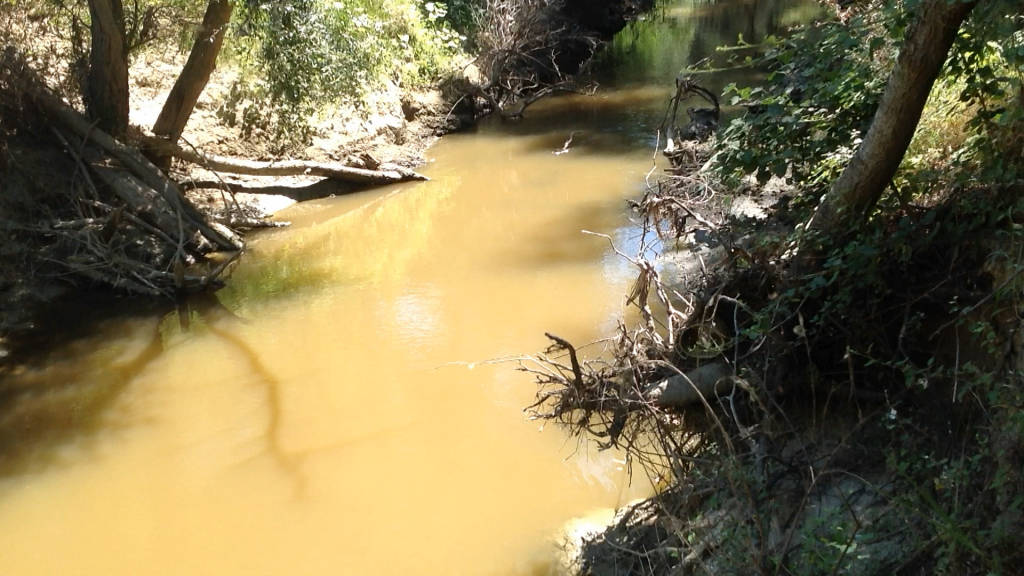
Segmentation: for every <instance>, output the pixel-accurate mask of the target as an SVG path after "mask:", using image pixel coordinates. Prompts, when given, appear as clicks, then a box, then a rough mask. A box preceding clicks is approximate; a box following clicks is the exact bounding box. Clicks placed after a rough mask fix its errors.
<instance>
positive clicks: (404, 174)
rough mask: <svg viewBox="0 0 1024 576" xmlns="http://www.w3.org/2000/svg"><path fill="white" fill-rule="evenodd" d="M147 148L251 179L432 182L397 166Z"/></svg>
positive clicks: (163, 144) (155, 144) (157, 142)
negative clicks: (268, 159) (373, 166)
mask: <svg viewBox="0 0 1024 576" xmlns="http://www.w3.org/2000/svg"><path fill="white" fill-rule="evenodd" d="M144 144H145V146H146V147H147V148H148V149H150V150H152V151H153V152H154V153H156V154H159V155H164V156H173V157H175V158H178V159H180V160H184V161H185V162H190V163H192V164H198V165H200V166H203V167H204V168H208V169H210V170H214V171H216V172H227V173H229V174H245V175H248V176H319V177H322V178H330V179H332V180H340V181H342V182H350V183H352V184H359V185H363V186H383V185H385V184H397V183H399V182H409V181H415V180H429V178H427V177H426V176H423V175H422V174H419V173H418V172H415V171H413V170H409V169H408V168H404V167H402V166H398V165H395V164H382V165H381V166H380V167H379V168H378V169H376V170H369V169H367V168H356V167H353V166H347V165H345V164H341V163H338V162H311V161H308V160H278V161H271V162H261V161H258V160H245V159H242V158H229V157H227V156H217V155H215V154H205V153H202V152H198V151H195V150H186V149H185V148H182V147H181V146H178V145H177V144H174V143H172V142H170V141H167V140H164V139H162V138H157V137H154V136H148V137H145V138H144Z"/></svg>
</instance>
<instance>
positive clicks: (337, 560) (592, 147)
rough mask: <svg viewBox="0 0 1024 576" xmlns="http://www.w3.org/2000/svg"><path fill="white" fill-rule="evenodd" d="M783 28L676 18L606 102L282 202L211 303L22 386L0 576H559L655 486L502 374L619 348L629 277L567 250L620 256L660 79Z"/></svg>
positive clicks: (131, 328)
mask: <svg viewBox="0 0 1024 576" xmlns="http://www.w3.org/2000/svg"><path fill="white" fill-rule="evenodd" d="M750 14H753V16H749V15H750ZM791 17H793V15H792V14H789V12H787V11H785V10H783V3H782V2H777V3H767V2H766V3H758V2H727V3H726V2H723V3H718V4H708V3H692V2H689V1H680V0H676V1H675V2H671V3H669V4H667V5H666V6H663V7H662V8H661V9H660V10H659V11H658V12H657V13H656V14H655V15H652V16H651V17H650V18H648V19H647V20H646V21H645V22H640V23H637V24H636V25H634V26H632V27H631V28H629V29H627V30H626V31H625V32H623V34H622V35H620V37H619V39H617V40H616V42H615V43H614V45H613V46H612V50H611V52H610V54H609V56H608V59H607V61H606V62H605V72H604V73H603V75H602V78H603V79H604V82H605V84H606V88H605V90H604V91H603V92H602V93H601V95H599V96H598V97H596V98H593V99H582V98H564V99H560V100H556V101H551V102H547V103H544V104H538V105H536V106H535V107H534V108H531V109H530V111H529V114H528V116H529V118H528V119H527V120H526V121H525V122H523V123H521V124H517V125H514V126H509V125H505V126H502V125H498V124H493V125H491V124H489V125H486V126H484V127H482V128H481V130H480V131H479V133H477V134H472V135H458V136H452V137H449V138H447V139H445V140H444V141H443V142H441V143H440V144H438V145H437V146H436V147H435V148H434V149H432V150H431V151H430V156H431V158H432V163H431V164H430V165H429V166H428V167H426V168H425V169H424V170H423V171H424V172H425V173H426V174H428V175H429V176H430V177H431V178H432V179H433V180H432V181H431V182H428V183H422V184H414V185H405V186H399V187H392V188H389V189H384V190H378V191H373V192H369V193H362V194H356V195H352V196H347V197H343V198H335V199H329V200H322V201H314V202H309V203H305V204H302V205H298V206H296V207H294V208H292V209H290V210H289V211H287V212H286V213H284V214H282V215H281V218H283V219H287V220H289V221H291V222H292V226H291V227H290V228H288V229H282V230H276V231H272V232H268V233H265V234H261V235H259V236H258V237H256V238H255V239H254V241H253V242H252V245H251V250H250V252H249V254H248V255H247V257H246V259H245V261H244V263H243V265H242V266H241V267H240V268H239V269H238V270H237V271H236V273H235V274H234V276H233V278H232V280H231V282H230V285H229V286H228V287H227V288H226V289H224V290H222V291H221V292H220V293H218V294H217V295H216V298H215V299H209V301H207V302H195V303H193V304H192V305H191V306H190V307H189V309H187V310H184V309H183V310H180V311H179V312H177V313H172V314H169V315H165V316H146V315H143V316H141V317H136V318H134V319H131V320H119V321H117V322H111V323H108V324H107V325H105V326H101V327H99V328H97V330H96V333H95V334H94V335H93V336H91V337H89V338H86V339H84V340H81V341H77V342H75V343H74V344H72V345H68V346H65V347H63V348H61V349H59V350H58V351H56V352H55V354H54V356H53V357H52V358H51V360H50V361H49V362H48V363H47V366H46V367H45V368H40V369H37V370H28V371H25V372H23V373H21V374H19V375H16V376H14V377H13V378H12V382H11V383H10V384H9V385H11V386H17V387H24V388H29V387H31V388H32V389H35V390H38V393H37V397H38V398H39V401H38V402H36V403H35V405H34V407H33V408H25V409H24V411H22V412H18V411H15V412H14V413H11V414H7V415H5V416H3V418H2V419H3V420H4V424H5V429H7V430H10V429H15V430H19V431H21V432H23V433H24V435H25V438H29V437H31V438H35V439H37V441H36V442H34V443H33V444H32V446H31V447H28V448H26V447H25V446H23V445H22V443H21V442H19V441H18V438H17V437H5V438H0V441H2V444H3V445H5V446H9V447H10V449H11V453H16V454H17V455H18V458H17V459H14V458H13V457H7V458H6V459H5V460H4V463H5V466H4V471H5V472H6V473H7V474H6V476H5V477H3V478H2V479H0V534H2V538H3V541H4V544H3V546H2V547H0V574H12V575H13V574H18V575H32V574H62V575H71V574H88V575H98V574H103V575H129V574H131V575H136V574H189V575H200V574H216V575H218V576H229V575H233V574H310V575H312V574H501V575H514V574H544V573H547V572H548V571H550V570H552V569H553V566H554V565H555V562H554V560H553V559H554V558H555V557H556V550H555V546H554V543H555V540H556V535H557V534H558V532H559V530H560V528H561V527H562V526H564V525H565V523H566V522H568V521H569V520H571V519H572V518H574V517H579V516H583V515H586V514H590V513H592V512H593V511H594V510H595V509H600V508H609V507H615V506H617V505H619V504H621V503H623V502H625V501H626V500H628V499H630V498H632V497H635V496H637V495H642V494H644V493H645V492H646V491H647V490H648V488H647V485H646V483H645V482H642V481H639V480H637V481H635V482H634V484H633V486H632V487H631V486H629V485H627V483H626V479H625V477H624V473H623V471H622V466H621V460H620V459H619V458H620V456H619V455H618V454H615V453H612V452H603V453H602V452H597V451H596V450H595V449H593V448H592V447H587V446H582V447H580V446H577V445H576V443H575V442H574V441H570V440H567V439H566V437H565V435H564V434H563V433H562V432H561V431H560V430H557V429H555V428H553V427H550V428H548V429H546V430H544V431H541V430H539V427H538V425H537V423H536V422H529V421H527V420H526V419H525V418H524V416H523V414H522V408H523V407H524V406H526V405H527V404H529V402H530V401H531V399H532V397H533V393H534V387H533V384H532V382H531V379H530V378H529V377H528V376H527V375H525V374H522V373H520V372H517V371H516V370H515V369H514V368H515V363H514V362H513V361H512V360H511V358H512V357H515V356H517V355H519V354H522V353H524V352H532V351H539V350H541V349H543V348H544V347H545V346H546V344H547V342H546V341H545V339H544V336H543V333H544V332H545V331H551V332H554V333H556V334H558V335H560V336H563V337H565V338H568V339H571V340H573V341H576V342H588V341H593V340H597V339H599V338H601V337H603V336H606V335H608V334H609V333H610V332H611V330H612V328H613V326H614V324H615V321H616V319H617V318H619V317H620V316H621V314H622V304H623V295H624V294H625V292H626V287H627V285H628V283H629V281H630V280H631V279H632V271H631V270H630V269H629V265H628V264H627V263H625V262H623V261H622V260H621V259H619V258H618V257H616V256H615V255H614V254H613V253H612V252H611V251H610V250H609V246H608V242H607V240H605V239H602V238H599V237H595V236H591V235H585V234H583V233H581V231H582V230H591V231H595V232H600V233H605V234H609V235H610V236H612V238H613V240H614V242H615V243H616V244H617V245H619V246H620V247H622V248H623V249H625V250H626V251H629V250H631V249H633V248H635V245H636V243H637V241H638V238H637V232H636V230H635V228H634V227H632V226H631V225H630V223H629V221H628V218H627V213H626V210H625V203H624V200H625V199H627V198H630V197H634V196H636V195H637V194H638V193H639V192H640V191H641V189H642V185H643V175H644V173H645V172H647V171H648V170H649V169H650V166H651V150H650V144H651V142H652V141H653V138H654V136H653V134H654V130H655V128H656V126H657V124H658V122H659V121H660V115H661V112H662V106H663V105H664V102H665V100H666V99H667V97H668V92H669V89H670V86H671V82H672V77H673V75H674V73H675V72H676V71H677V69H678V68H680V67H681V66H682V65H684V64H685V63H686V62H688V61H690V60H691V59H693V58H695V57H697V56H696V55H695V53H697V52H699V50H700V49H701V48H699V47H702V46H703V47H710V46H713V45H715V44H717V43H720V42H728V41H731V40H733V39H735V37H736V34H737V33H738V32H743V33H744V34H746V39H747V40H756V35H757V34H763V33H765V32H768V31H770V30H771V29H772V28H773V27H775V26H777V25H779V24H780V23H785V21H786V18H791ZM748 20H749V21H748ZM701 26H706V28H707V29H706V30H704V29H702V28H701ZM748 26H760V27H761V28H759V29H757V30H754V31H752V32H747V29H748V28H747V27H748ZM751 30H753V29H751ZM752 35H753V37H752ZM716 81H718V80H716ZM570 136H571V138H572V142H571V143H570V144H569V145H568V152H567V153H564V154H555V153H554V152H556V151H559V150H560V149H563V145H564V143H565V142H566V140H569V139H570ZM598 352H599V347H594V349H593V351H592V353H594V354H596V353H598ZM39 406H42V407H41V408H40V407H39ZM0 436H2V434H0ZM39 438H42V440H38V439H39ZM16 448H20V449H16Z"/></svg>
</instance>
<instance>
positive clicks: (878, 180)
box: [810, 0, 978, 236]
mask: <svg viewBox="0 0 1024 576" xmlns="http://www.w3.org/2000/svg"><path fill="white" fill-rule="evenodd" d="M977 3H978V0H968V1H958V0H925V1H924V2H923V3H922V4H921V7H920V8H919V10H918V14H917V19H916V21H915V22H914V25H913V26H912V27H911V28H910V29H909V30H908V31H907V37H906V40H905V41H904V44H903V48H902V49H901V50H900V55H899V57H898V58H897V60H896V65H895V67H894V68H893V70H892V72H891V73H890V75H889V80H888V83H887V84H886V86H885V92H883V93H882V99H881V101H880V102H879V104H878V110H877V111H876V112H875V117H874V119H873V120H872V121H871V127H870V128H869V129H868V132H867V134H866V135H865V136H864V140H863V141H862V142H861V144H860V146H859V147H858V148H857V152H856V153H855V154H854V156H853V158H852V159H851V160H850V163H849V164H848V165H847V166H846V169H845V170H843V173H842V175H840V176H839V178H838V179H837V180H836V181H835V183H833V185H832V188H831V190H829V192H828V193H827V194H826V195H825V197H824V198H822V201H821V204H820V205H819V206H818V208H817V210H816V211H815V213H814V217H813V218H812V220H811V224H810V227H811V229H813V230H816V231H818V232H821V233H822V234H823V235H825V236H829V235H835V234H838V233H840V232H841V231H842V230H844V229H847V228H849V227H850V226H851V225H856V224H857V223H859V222H861V221H862V220H863V219H864V218H865V217H866V216H867V215H868V213H869V212H870V211H871V209H872V208H873V207H874V206H875V203H876V202H877V201H878V199H879V198H880V197H881V196H882V192H884V191H885V188H886V187H887V186H888V185H889V183H890V182H891V181H892V178H893V176H895V174H896V169H897V168H899V165H900V162H902V161H903V155H904V154H905V153H906V151H907V147H908V146H909V145H910V141H911V139H912V138H913V137H914V131H915V130H916V129H917V124H918V121H920V119H921V112H922V110H924V105H925V103H926V102H927V100H928V94H929V93H930V92H931V89H932V84H934V83H935V79H936V78H937V77H938V75H939V72H940V71H941V70H942V65H943V63H944V62H945V61H946V56H947V54H948V53H949V49H950V47H952V45H953V41H954V40H955V39H956V34H957V31H958V30H959V29H960V25H961V24H962V23H963V21H964V19H965V18H967V15H968V14H970V12H971V10H972V9H973V8H974V6H975V5H976V4H977Z"/></svg>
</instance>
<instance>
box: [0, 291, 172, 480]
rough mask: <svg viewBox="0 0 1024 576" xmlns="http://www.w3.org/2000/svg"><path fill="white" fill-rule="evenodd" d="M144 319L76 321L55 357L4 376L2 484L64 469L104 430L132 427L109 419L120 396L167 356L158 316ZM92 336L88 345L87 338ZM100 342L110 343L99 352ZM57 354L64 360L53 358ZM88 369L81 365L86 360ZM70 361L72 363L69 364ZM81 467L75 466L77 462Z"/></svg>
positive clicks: (0, 389)
mask: <svg viewBox="0 0 1024 576" xmlns="http://www.w3.org/2000/svg"><path fill="white" fill-rule="evenodd" d="M146 309H147V310H148V311H149V312H150V314H149V315H146V316H138V315H137V314H138V312H137V311H133V312H132V316H127V315H126V314H124V313H122V314H118V313H111V312H110V311H109V310H108V311H107V316H106V318H105V319H104V320H102V321H99V320H95V319H89V320H91V321H87V320H83V319H82V318H78V319H77V320H76V321H75V322H69V324H74V327H70V328H69V332H70V333H72V334H76V335H77V337H73V336H64V337H62V338H61V341H60V344H61V346H60V347H59V348H58V347H57V346H56V343H54V344H51V348H52V349H53V350H54V353H48V354H41V355H39V356H37V357H34V358H32V359H31V360H29V361H27V362H25V363H24V364H20V365H18V366H10V367H8V368H7V369H6V370H5V371H4V372H3V373H0V476H10V475H18V474H26V473H31V472H33V471H35V470H41V469H44V468H48V467H51V466H53V465H55V464H60V463H61V460H62V454H63V453H64V451H62V450H57V448H58V447H61V448H64V449H70V450H74V451H81V450H86V451H87V450H90V449H91V448H92V443H91V440H92V439H93V438H94V436H95V434H97V433H98V432H100V431H101V430H102V431H103V432H104V433H109V431H110V430H111V429H115V430H116V429H117V428H118V426H121V425H123V426H129V425H130V424H128V423H119V422H111V421H109V419H105V418H104V416H105V415H106V413H107V411H108V409H109V408H110V407H111V405H112V404H113V403H114V401H115V400H116V399H117V398H118V396H119V395H120V393H121V392H122V391H123V390H124V389H125V387H126V386H128V385H129V384H130V383H131V382H132V381H133V380H134V379H135V378H136V377H137V376H138V375H140V374H141V373H142V372H143V371H145V370H146V368H147V367H149V366H150V365H151V364H152V363H153V362H154V361H155V360H156V359H157V358H159V357H160V355H161V354H162V353H163V352H164V339H163V334H162V333H161V330H160V321H159V319H158V318H159V316H157V317H156V318H154V316H153V314H154V313H156V312H157V310H154V309H152V307H148V306H147V307H146ZM85 332H88V334H89V335H88V337H86V336H84V335H83V333H85ZM97 341H109V342H110V343H109V344H108V345H106V346H104V347H102V348H100V349H99V350H97V348H96V342H97ZM57 350H59V357H57V353H56V351H57ZM83 357H85V358H89V359H90V361H89V362H85V363H83V362H81V361H80V359H81V358H83ZM72 359H73V360H72ZM75 460H77V458H75Z"/></svg>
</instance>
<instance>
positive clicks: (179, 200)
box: [29, 90, 242, 251]
mask: <svg viewBox="0 0 1024 576" xmlns="http://www.w3.org/2000/svg"><path fill="white" fill-rule="evenodd" d="M29 96H30V97H31V98H32V100H33V101H34V102H35V103H36V105H37V106H38V107H39V108H40V109H41V110H42V111H43V112H44V113H46V115H47V116H49V117H50V118H51V119H52V120H53V121H55V122H57V123H59V124H61V125H62V126H64V127H66V128H68V129H70V130H71V131H72V132H74V133H75V134H77V135H78V136H79V137H81V138H82V139H83V140H87V141H89V142H91V143H93V144H96V145H97V146H99V147H100V148H101V149H103V151H104V152H106V153H108V154H110V155H111V156H113V157H114V158H116V159H117V160H118V161H119V162H120V163H121V164H122V165H123V166H124V167H125V168H126V169H127V170H128V171H129V172H131V173H132V174H133V175H135V177H137V178H138V179H139V180H140V181H141V182H142V183H143V184H145V185H146V186H148V187H149V188H152V189H153V190H154V191H156V192H157V193H158V194H159V195H160V196H161V197H162V198H163V199H164V201H165V202H166V203H167V205H168V206H169V207H170V209H171V210H173V211H174V212H177V213H179V214H180V215H181V216H182V217H183V218H184V219H186V220H188V221H189V222H190V223H191V224H192V225H193V226H195V228H196V229H198V230H199V231H200V232H201V233H202V234H203V236H205V237H206V238H207V239H208V240H209V241H210V242H211V243H213V245H214V246H216V247H217V248H219V249H221V250H229V251H238V250H241V249H242V246H241V244H239V243H238V241H237V240H236V239H233V238H230V237H228V236H226V235H224V234H223V233H222V232H221V231H218V230H216V229H214V228H213V227H212V226H210V225H209V224H208V223H207V222H206V218H204V217H203V215H202V214H200V213H199V211H198V210H197V209H196V207H195V206H193V205H192V203H191V202H189V201H188V199H187V198H185V196H184V194H183V193H182V191H181V188H180V187H178V185H177V184H176V183H174V182H173V181H171V180H170V179H168V178H167V177H166V176H165V175H164V174H163V172H161V171H160V169H159V168H157V167H156V166H155V165H153V163H152V162H150V161H149V160H147V159H146V157H145V156H143V155H142V153H141V152H139V151H138V150H136V149H134V148H131V147H129V146H127V145H125V144H122V143H121V142H119V141H117V140H115V139H114V138H113V137H111V136H110V135H109V134H107V133H106V132H103V131H102V130H99V129H98V128H96V127H94V126H93V125H92V124H91V123H90V122H89V121H88V120H87V119H86V118H85V117H84V116H82V115H81V114H80V113H78V112H77V111H75V110H74V109H72V108H71V107H70V106H68V105H67V104H65V103H64V102H61V101H60V100H59V99H57V98H56V97H54V96H52V95H50V94H49V93H47V92H46V91H45V90H32V91H31V92H30V93H29Z"/></svg>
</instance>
